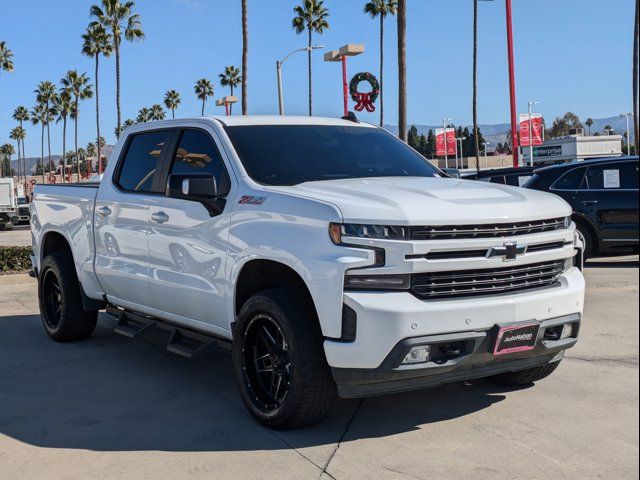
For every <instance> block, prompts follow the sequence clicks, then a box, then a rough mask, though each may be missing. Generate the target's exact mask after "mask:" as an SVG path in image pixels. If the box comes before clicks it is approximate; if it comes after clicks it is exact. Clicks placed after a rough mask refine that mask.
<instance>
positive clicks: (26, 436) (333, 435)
mask: <svg viewBox="0 0 640 480" xmlns="http://www.w3.org/2000/svg"><path fill="white" fill-rule="evenodd" d="M112 327H113V323H112V322H111V321H110V320H108V319H106V318H102V319H101V320H100V322H99V323H98V328H97V329H96V332H95V334H94V336H93V337H92V338H91V339H89V340H87V341H84V342H77V343H66V344H62V343H55V342H53V341H51V340H50V339H49V338H48V337H46V335H45V333H44V331H43V329H42V327H41V324H40V318H39V317H38V316H35V315H21V316H8V317H0V331H1V332H2V335H0V434H4V435H7V436H9V437H12V438H15V439H17V440H19V441H21V442H24V443H28V444H31V445H36V446H39V447H46V448H65V449H88V450H93V451H139V450H159V451H245V450H273V449H284V448H296V449H299V448H305V447H313V446H319V445H328V444H333V443H336V442H338V441H339V439H340V438H341V436H342V435H343V433H344V431H345V428H346V426H347V425H348V424H349V421H350V420H351V418H352V416H353V415H354V412H356V409H357V406H358V404H359V401H358V400H339V401H338V402H337V403H336V406H335V408H334V409H333V410H332V412H331V413H330V415H329V417H328V418H327V419H326V420H325V421H324V422H323V423H321V424H320V425H317V426H314V427H310V428H306V429H300V430H296V431H290V432H272V431H269V430H267V429H265V428H263V427H261V426H260V425H259V424H257V423H256V422H255V421H254V420H253V419H252V418H251V417H249V416H248V414H247V413H246V411H245V410H244V407H243V405H242V403H241V401H240V398H239V396H238V394H237V392H236V387H235V384H234V380H233V377H232V374H231V360H230V356H229V355H227V354H224V353H219V354H211V355H207V356H203V357H201V358H197V359H191V360H187V359H182V358H180V357H176V356H174V355H171V354H168V353H165V352H164V351H163V343H162V342H163V340H165V339H164V338H162V337H161V336H160V335H162V334H161V333H160V334H158V335H159V336H158V337H154V336H153V335H149V337H150V338H148V339H145V340H141V339H135V340H129V339H126V338H124V337H120V336H119V335H116V334H114V333H113V331H112ZM507 391H508V390H507V389H504V388H503V387H499V386H495V385H493V384H491V383H489V382H484V381H479V382H477V383H475V384H469V383H464V384H463V383H458V384H452V385H447V386H443V387H439V388H434V389H430V390H423V391H417V392H410V393H405V394H398V395H388V396H383V397H377V398H372V399H366V400H365V401H364V402H365V403H364V405H365V406H366V415H364V416H362V417H360V416H358V417H357V418H356V420H355V422H357V423H358V429H357V433H352V432H350V434H349V438H350V440H352V439H357V438H375V437H385V436H389V435H394V434H397V433H401V432H406V431H410V430H415V429H419V428H421V426H422V425H424V424H429V423H434V422H440V421H444V420H448V419H452V418H456V417H460V416H464V415H467V414H470V413H472V412H475V411H478V410H482V409H485V408H487V407H489V406H491V405H492V404H494V403H496V402H500V401H502V400H503V399H504V398H505V395H504V393H506V392H507Z"/></svg>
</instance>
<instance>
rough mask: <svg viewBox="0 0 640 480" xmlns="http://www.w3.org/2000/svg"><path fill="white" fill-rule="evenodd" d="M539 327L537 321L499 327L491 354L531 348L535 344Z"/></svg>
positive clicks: (523, 350) (522, 350) (502, 353)
mask: <svg viewBox="0 0 640 480" xmlns="http://www.w3.org/2000/svg"><path fill="white" fill-rule="evenodd" d="M539 329H540V325H539V324H537V323H531V324H528V325H510V326H508V327H502V328H500V330H499V331H498V338H497V340H496V345H495V348H494V349H493V354H494V355H504V354H506V353H515V352H525V351H527V350H533V349H534V348H535V346H536V339H537V338H538V330H539Z"/></svg>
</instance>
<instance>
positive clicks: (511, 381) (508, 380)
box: [489, 360, 560, 387]
mask: <svg viewBox="0 0 640 480" xmlns="http://www.w3.org/2000/svg"><path fill="white" fill-rule="evenodd" d="M558 365H560V360H558V361H557V362H549V363H545V364H544V365H539V366H537V367H533V368H527V369H526V370H518V371H517V372H505V373H500V374H498V375H494V376H492V377H489V380H491V381H493V382H495V383H498V384H500V385H506V386H509V387H519V386H523V385H531V384H532V383H535V382H537V381H538V380H542V379H543V378H546V377H548V376H549V375H551V374H552V373H553V372H554V371H555V369H556V368H558Z"/></svg>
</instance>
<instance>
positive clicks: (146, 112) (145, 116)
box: [136, 107, 151, 123]
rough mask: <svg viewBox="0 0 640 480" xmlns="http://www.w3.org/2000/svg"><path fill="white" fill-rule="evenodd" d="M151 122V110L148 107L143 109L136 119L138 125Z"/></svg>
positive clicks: (139, 111)
mask: <svg viewBox="0 0 640 480" xmlns="http://www.w3.org/2000/svg"><path fill="white" fill-rule="evenodd" d="M150 121H151V109H150V108H148V107H142V108H141V109H140V110H138V116H137V117H136V123H145V122H150Z"/></svg>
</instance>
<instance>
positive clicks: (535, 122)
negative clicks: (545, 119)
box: [520, 113, 544, 147]
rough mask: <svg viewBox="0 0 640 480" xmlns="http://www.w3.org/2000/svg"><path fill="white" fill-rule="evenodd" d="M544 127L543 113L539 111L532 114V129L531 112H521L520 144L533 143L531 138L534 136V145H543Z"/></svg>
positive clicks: (524, 145)
mask: <svg viewBox="0 0 640 480" xmlns="http://www.w3.org/2000/svg"><path fill="white" fill-rule="evenodd" d="M543 128H544V126H543V123H542V115H540V114H539V113H532V114H531V130H532V131H530V128H529V114H528V113H521V114H520V145H521V146H523V147H528V146H529V145H531V139H532V138H533V145H542V129H543Z"/></svg>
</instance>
